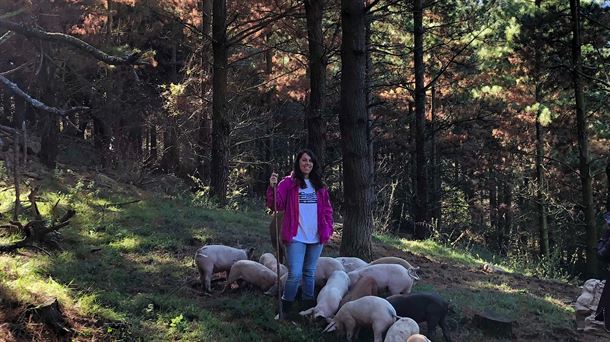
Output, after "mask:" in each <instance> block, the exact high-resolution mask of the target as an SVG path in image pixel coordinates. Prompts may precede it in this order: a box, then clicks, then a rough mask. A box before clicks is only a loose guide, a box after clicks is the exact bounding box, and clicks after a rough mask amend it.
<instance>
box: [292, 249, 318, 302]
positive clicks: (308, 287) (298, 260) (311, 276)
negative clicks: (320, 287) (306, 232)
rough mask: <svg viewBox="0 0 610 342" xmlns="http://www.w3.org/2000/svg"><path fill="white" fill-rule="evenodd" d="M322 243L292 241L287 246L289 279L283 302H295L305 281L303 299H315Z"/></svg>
mask: <svg viewBox="0 0 610 342" xmlns="http://www.w3.org/2000/svg"><path fill="white" fill-rule="evenodd" d="M323 246H324V245H322V244H320V243H303V242H298V241H292V242H291V243H289V244H288V245H287V246H286V259H287V262H288V278H287V279H286V285H285V287H284V295H283V296H282V299H283V300H286V301H289V302H293V301H294V300H295V297H296V295H297V290H298V288H299V284H301V278H302V279H303V288H302V291H303V299H306V300H307V299H314V289H315V286H316V266H317V263H318V258H319V257H320V254H321V253H322V247H323Z"/></svg>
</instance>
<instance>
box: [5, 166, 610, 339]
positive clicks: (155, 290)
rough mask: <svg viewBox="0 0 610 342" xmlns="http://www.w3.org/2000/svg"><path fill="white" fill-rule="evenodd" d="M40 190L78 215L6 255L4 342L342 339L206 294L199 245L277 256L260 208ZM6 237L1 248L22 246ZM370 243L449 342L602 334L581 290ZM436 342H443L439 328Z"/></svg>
mask: <svg viewBox="0 0 610 342" xmlns="http://www.w3.org/2000/svg"><path fill="white" fill-rule="evenodd" d="M5 181H6V180H5ZM109 182H110V183H109ZM104 183H107V184H104ZM108 183H109V184H108ZM161 183H162V181H159V182H157V183H156V184H157V185H158V184H161ZM39 185H41V186H42V187H41V191H40V201H39V205H40V207H41V211H42V212H43V214H45V215H50V213H51V211H52V210H53V205H54V204H55V203H56V202H57V201H58V200H59V203H60V204H59V205H58V207H57V208H59V209H57V208H56V209H55V210H59V211H63V210H67V209H68V208H73V209H75V210H76V211H77V216H76V217H75V218H74V219H73V220H72V221H73V222H72V223H71V225H70V226H68V227H66V228H63V229H62V241H61V246H62V247H63V251H51V253H50V254H49V255H46V254H44V253H41V252H38V251H34V250H25V249H22V250H19V252H17V253H14V254H4V255H0V340H1V341H31V340H37V341H62V340H74V341H93V340H95V341H132V340H133V341H135V340H147V341H166V340H182V341H336V337H335V336H333V335H330V334H322V333H321V330H322V328H323V326H321V325H319V324H315V323H309V322H304V321H302V322H297V323H296V324H293V323H286V322H277V321H274V320H273V316H274V315H275V300H274V298H272V297H267V296H264V295H263V294H262V293H260V291H256V290H239V289H237V290H236V291H232V292H228V293H225V294H223V295H215V296H213V297H208V296H203V295H202V294H201V292H200V286H199V283H198V281H197V279H198V274H197V271H196V269H195V267H194V266H193V261H192V258H193V255H194V253H195V251H196V250H197V249H198V248H199V247H201V246H202V245H205V244H212V243H214V244H217V243H218V244H226V245H231V246H236V245H238V244H242V245H243V246H255V247H256V248H257V250H256V255H257V256H258V255H260V254H262V253H264V252H268V251H271V246H270V244H269V239H268V236H267V233H266V232H267V224H268V222H269V217H268V216H267V215H265V214H264V213H263V212H262V210H248V209H247V208H235V209H233V210H221V209H215V208H213V207H210V206H207V205H206V204H205V203H204V202H202V201H201V198H199V197H197V196H190V195H185V194H173V195H165V194H161V193H160V192H154V191H145V190H142V189H138V188H136V187H134V186H132V185H127V184H120V183H114V181H113V180H112V179H111V178H109V177H107V178H100V177H99V175H96V174H94V173H88V172H75V171H70V170H68V171H66V172H61V173H55V174H53V175H47V177H46V178H45V180H44V181H41V182H39ZM0 187H1V188H10V185H9V184H7V183H0ZM156 191H160V190H159V189H156ZM13 196H14V195H13ZM133 201H138V202H133ZM10 202H11V201H10V191H4V192H2V193H1V195H0V204H2V205H1V206H0V212H1V213H4V218H2V217H0V224H2V223H5V222H6V221H7V219H6V217H7V216H8V215H7V214H6V213H7V212H8V211H9V210H10ZM127 202H132V203H127ZM126 203H127V204H126ZM260 205H261V206H262V204H260ZM21 220H22V221H24V222H25V221H27V220H28V217H27V215H24V216H22V217H21ZM338 228H340V225H339V226H338ZM1 233H2V232H0V243H7V242H10V241H14V240H15V239H16V238H17V237H15V236H14V235H10V234H5V235H1ZM340 239H341V237H340V229H339V231H338V232H337V234H335V235H334V237H333V239H332V241H331V242H330V243H329V244H328V245H327V247H326V248H325V250H324V252H323V255H327V256H338V254H339V244H340ZM373 244H374V257H375V258H377V257H382V256H398V257H401V258H404V259H406V260H407V261H409V262H410V263H411V264H413V265H416V266H419V267H420V268H421V270H420V272H419V273H420V276H421V280H420V281H419V282H418V283H417V284H416V285H415V287H414V288H413V291H414V292H419V291H435V292H437V293H439V294H440V295H441V296H443V297H444V298H446V299H448V300H449V301H450V303H451V307H452V313H451V314H450V317H449V326H450V328H451V330H452V331H451V335H452V338H453V340H454V341H599V340H600V339H601V338H607V335H606V337H600V336H594V335H588V334H583V333H578V332H577V331H576V324H575V322H574V310H573V308H572V303H573V302H574V301H575V300H576V298H577V297H578V295H579V294H580V291H581V290H580V289H579V287H578V286H577V285H576V284H572V283H568V282H562V281H556V280H546V279H538V278H535V277H530V276H525V275H520V274H516V273H491V274H490V273H486V272H484V271H483V270H482V267H481V266H482V265H483V261H477V262H468V263H464V262H462V261H460V260H462V259H463V257H462V256H463V255H464V253H465V252H463V251H457V250H452V249H450V248H449V247H446V246H442V245H440V244H437V243H435V242H434V241H424V242H415V241H409V240H406V239H400V238H397V237H393V236H388V235H375V237H374V241H373ZM453 255H459V256H460V257H453ZM223 285H224V284H223V282H222V281H219V282H216V283H215V284H214V288H215V289H216V290H219V289H220V288H222V286H223ZM53 298H57V299H58V301H59V303H60V307H61V311H62V314H63V317H64V319H65V321H64V326H65V327H66V328H67V329H69V332H67V333H61V332H59V330H58V329H57V328H55V329H54V328H53V327H51V326H50V325H49V324H47V323H45V322H44V320H43V319H41V318H40V317H38V316H36V315H35V314H32V312H33V310H32V306H33V305H38V304H41V303H43V302H45V301H47V300H49V299H53ZM489 309H491V310H493V311H495V312H496V313H498V314H501V315H504V316H506V317H507V318H509V319H510V320H513V321H514V323H513V328H512V332H513V334H512V335H511V336H504V337H490V336H487V335H485V333H484V332H483V331H482V330H481V329H479V328H478V326H477V325H476V324H475V322H474V320H473V317H474V315H475V314H476V313H477V312H482V311H484V310H489ZM422 332H424V333H425V332H426V328H425V324H423V325H422ZM367 338H368V339H367ZM369 339H370V335H367V334H366V333H364V334H363V336H362V338H361V340H362V341H366V340H369ZM434 341H435V342H436V341H443V338H442V334H441V332H440V329H439V330H438V331H437V334H436V338H435V339H434Z"/></svg>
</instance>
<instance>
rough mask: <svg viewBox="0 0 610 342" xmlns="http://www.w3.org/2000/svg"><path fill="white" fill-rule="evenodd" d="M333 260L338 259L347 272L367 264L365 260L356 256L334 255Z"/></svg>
mask: <svg viewBox="0 0 610 342" xmlns="http://www.w3.org/2000/svg"><path fill="white" fill-rule="evenodd" d="M335 260H337V261H339V262H340V263H341V264H342V265H343V268H344V269H345V272H348V273H349V272H351V271H354V270H357V269H359V268H363V267H365V266H367V265H368V264H367V263H366V261H364V260H362V259H360V258H356V257H336V258H335Z"/></svg>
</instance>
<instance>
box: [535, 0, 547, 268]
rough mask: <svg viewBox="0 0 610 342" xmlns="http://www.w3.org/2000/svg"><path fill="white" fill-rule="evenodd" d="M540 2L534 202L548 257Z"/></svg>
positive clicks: (542, 250) (543, 250)
mask: <svg viewBox="0 0 610 342" xmlns="http://www.w3.org/2000/svg"><path fill="white" fill-rule="evenodd" d="M541 2H542V1H541V0H536V11H537V12H536V26H535V31H534V35H535V48H534V50H535V51H534V73H535V75H536V77H535V79H536V86H535V87H536V89H535V101H536V103H537V104H538V106H539V107H538V111H537V113H536V201H537V207H538V230H539V235H540V236H539V243H540V256H541V257H548V256H549V254H550V246H549V226H548V222H547V214H546V203H545V199H544V193H545V189H546V187H545V184H544V166H543V161H544V127H543V126H542V123H541V122H540V115H541V114H542V101H543V98H542V84H541V81H540V79H541V74H542V71H541V68H542V65H541V64H542V63H541V60H542V39H541V35H542V32H541V25H542V18H541V15H540V11H541V9H540V5H541Z"/></svg>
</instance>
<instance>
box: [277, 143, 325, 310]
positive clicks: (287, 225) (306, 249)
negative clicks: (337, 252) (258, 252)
mask: <svg viewBox="0 0 610 342" xmlns="http://www.w3.org/2000/svg"><path fill="white" fill-rule="evenodd" d="M277 181H278V177H277V174H276V173H273V174H271V177H270V179H269V183H270V186H269V188H268V189H267V206H268V207H269V208H270V209H271V210H277V211H284V220H283V223H282V228H281V232H280V237H281V239H282V242H283V243H284V245H285V246H286V260H287V263H288V265H287V266H288V278H287V279H286V284H285V287H284V293H283V294H282V311H283V312H284V313H288V312H289V311H290V309H291V307H292V304H293V302H294V301H295V299H296V295H297V289H298V287H299V284H301V279H302V280H303V282H302V300H303V305H302V306H303V309H307V308H310V307H312V306H314V305H315V297H314V287H315V281H316V264H317V263H318V258H319V257H320V254H321V253H322V247H323V245H324V244H325V243H326V242H328V240H329V239H330V236H331V235H332V233H333V209H332V207H331V204H330V199H329V196H328V189H327V187H326V185H325V184H324V182H323V181H322V177H321V175H320V166H319V165H318V161H317V160H316V157H315V155H314V154H313V153H312V152H311V151H310V150H307V149H303V150H301V151H299V153H297V157H296V159H295V161H294V168H293V171H292V173H291V174H290V176H287V177H285V178H284V179H282V181H281V182H280V183H279V184H278V185H277V190H276V191H275V193H276V198H275V200H274V186H275V185H276V184H277ZM274 203H276V204H277V208H276V207H274Z"/></svg>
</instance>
